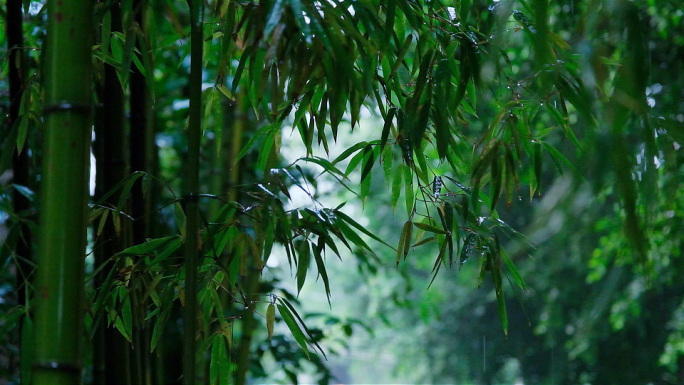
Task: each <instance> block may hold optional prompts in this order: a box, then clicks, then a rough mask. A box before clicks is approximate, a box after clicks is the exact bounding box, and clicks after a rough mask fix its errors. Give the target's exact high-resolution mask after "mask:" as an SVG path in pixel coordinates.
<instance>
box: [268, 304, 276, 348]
mask: <svg viewBox="0 0 684 385" xmlns="http://www.w3.org/2000/svg"><path fill="white" fill-rule="evenodd" d="M274 323H275V305H274V304H272V303H269V304H268V308H267V309H266V329H267V331H268V339H269V340H270V339H271V337H273V325H274Z"/></svg>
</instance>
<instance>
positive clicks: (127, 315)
mask: <svg viewBox="0 0 684 385" xmlns="http://www.w3.org/2000/svg"><path fill="white" fill-rule="evenodd" d="M117 293H118V297H119V299H120V300H121V301H122V302H121V308H120V310H119V313H118V314H116V316H115V317H116V318H115V319H114V326H115V327H116V329H117V330H118V331H119V333H121V335H122V336H123V337H124V338H126V339H127V340H128V342H133V338H132V336H133V312H132V309H131V301H130V296H129V295H128V293H126V288H124V287H120V288H119V289H118V290H117Z"/></svg>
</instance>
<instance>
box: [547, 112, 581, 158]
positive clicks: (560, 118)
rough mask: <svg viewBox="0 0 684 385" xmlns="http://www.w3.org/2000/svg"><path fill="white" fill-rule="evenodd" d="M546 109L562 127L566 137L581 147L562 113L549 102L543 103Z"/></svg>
mask: <svg viewBox="0 0 684 385" xmlns="http://www.w3.org/2000/svg"><path fill="white" fill-rule="evenodd" d="M544 105H545V106H546V109H547V110H548V111H549V112H550V113H551V116H552V117H553V118H554V119H555V120H556V123H558V125H559V126H560V127H561V128H562V129H563V131H564V132H565V135H567V137H568V138H570V140H571V141H572V143H573V144H574V145H575V146H576V147H577V148H581V147H582V146H581V144H580V142H579V139H577V136H575V133H574V132H573V131H572V130H571V129H570V126H569V125H568V121H567V119H566V118H565V117H563V115H562V114H561V113H560V111H558V109H557V108H555V107H554V106H552V105H551V104H550V103H545V104H544Z"/></svg>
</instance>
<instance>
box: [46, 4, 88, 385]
mask: <svg viewBox="0 0 684 385" xmlns="http://www.w3.org/2000/svg"><path fill="white" fill-rule="evenodd" d="M92 6H93V2H91V1H88V0H72V1H49V2H48V4H47V7H48V31H47V40H46V54H45V82H44V85H45V90H44V91H45V105H44V111H43V118H44V124H45V128H44V131H45V132H44V141H45V142H44V150H43V171H42V177H41V199H40V202H41V203H40V207H41V211H40V212H41V215H42V217H41V221H40V225H39V240H40V241H39V246H38V257H39V260H38V263H39V264H38V273H37V280H36V286H35V299H34V304H35V340H36V350H35V354H36V361H35V364H34V366H33V381H34V384H37V385H41V384H50V385H60V384H78V383H80V380H81V355H82V352H81V346H82V344H81V342H80V341H81V337H82V335H83V334H82V330H83V284H82V282H83V278H84V255H85V244H86V226H87V201H88V177H89V175H88V167H89V156H88V155H89V146H90V137H91V135H90V121H91V105H92V100H91V98H92V90H91V73H92V59H91V54H92V52H91V43H90V41H91V36H92V31H91V28H92Z"/></svg>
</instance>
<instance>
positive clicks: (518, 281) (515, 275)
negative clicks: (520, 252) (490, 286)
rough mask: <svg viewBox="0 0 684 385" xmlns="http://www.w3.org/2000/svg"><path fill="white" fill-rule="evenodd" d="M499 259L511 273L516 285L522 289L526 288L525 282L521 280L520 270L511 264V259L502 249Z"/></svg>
mask: <svg viewBox="0 0 684 385" xmlns="http://www.w3.org/2000/svg"><path fill="white" fill-rule="evenodd" d="M501 259H502V260H503V262H504V264H505V265H506V268H507V269H508V272H509V273H511V276H512V277H513V281H515V283H516V284H517V285H518V287H520V289H522V290H527V285H526V284H525V281H523V279H522V276H521V275H520V272H519V271H518V269H517V268H516V267H515V264H513V261H512V260H511V258H510V257H509V256H508V254H506V253H505V251H504V250H501Z"/></svg>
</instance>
